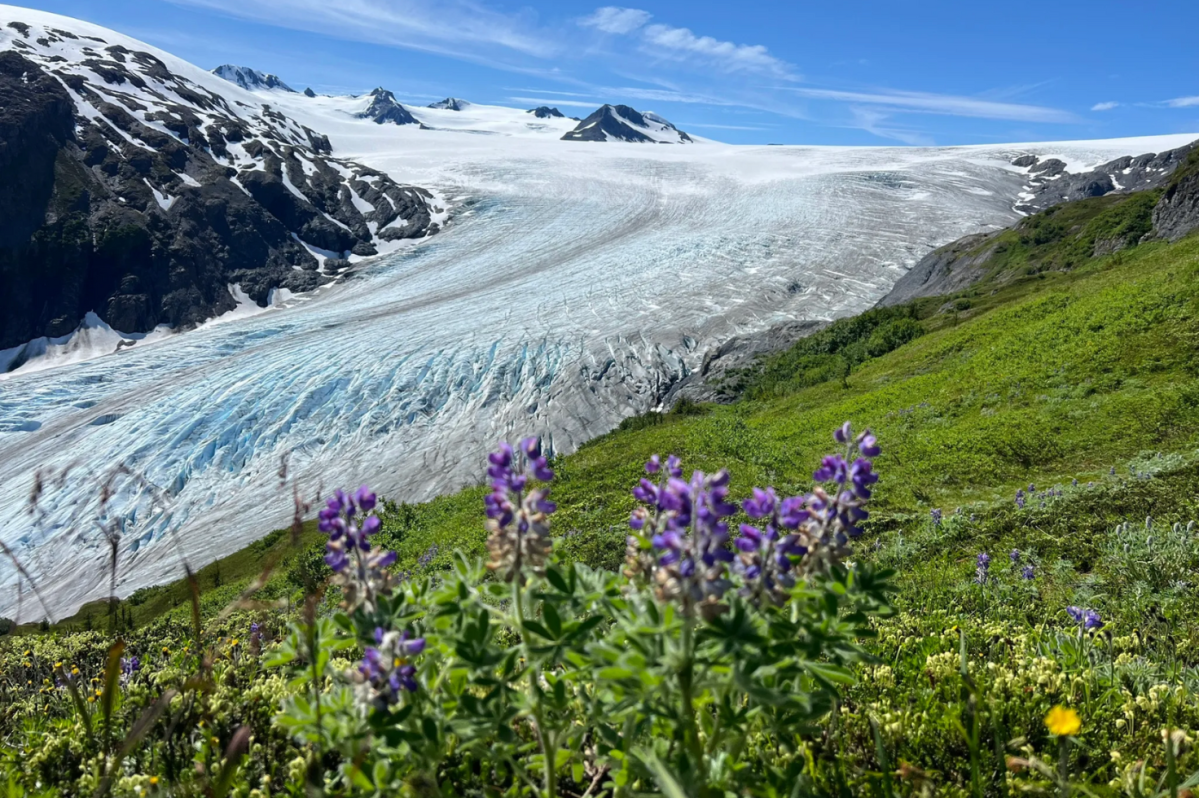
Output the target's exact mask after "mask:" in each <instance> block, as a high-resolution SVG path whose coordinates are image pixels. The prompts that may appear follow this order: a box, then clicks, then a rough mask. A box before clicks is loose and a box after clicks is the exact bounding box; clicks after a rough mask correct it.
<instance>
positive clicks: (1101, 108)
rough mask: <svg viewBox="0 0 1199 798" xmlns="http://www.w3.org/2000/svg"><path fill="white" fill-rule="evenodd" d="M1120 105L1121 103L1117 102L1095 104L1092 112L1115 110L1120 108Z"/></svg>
mask: <svg viewBox="0 0 1199 798" xmlns="http://www.w3.org/2000/svg"><path fill="white" fill-rule="evenodd" d="M1119 105H1120V103H1117V102H1106V103H1095V104H1094V105H1092V106H1091V110H1092V111H1110V110H1112V109H1113V108H1117V107H1119Z"/></svg>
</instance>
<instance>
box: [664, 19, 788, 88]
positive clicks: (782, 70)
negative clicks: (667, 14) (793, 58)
mask: <svg viewBox="0 0 1199 798" xmlns="http://www.w3.org/2000/svg"><path fill="white" fill-rule="evenodd" d="M643 49H644V50H646V51H647V52H651V53H654V54H666V55H668V56H669V57H671V58H675V59H684V60H685V59H696V60H699V61H703V62H706V63H709V64H711V65H713V66H715V67H716V68H718V69H721V70H724V71H726V72H757V73H761V74H765V75H773V76H775V77H779V78H788V79H791V78H794V77H796V76H795V75H794V70H793V69H792V67H791V65H790V64H788V63H786V62H785V61H782V60H780V59H778V58H775V57H774V56H773V55H771V54H770V51H769V50H767V49H766V48H765V47H763V46H762V45H760V44H734V43H733V42H725V41H720V40H719V39H714V38H712V37H711V36H696V35H695V34H694V33H692V32H691V30H690V29H688V28H673V27H671V26H670V25H650V26H649V27H647V28H646V29H645V31H644V47H643Z"/></svg>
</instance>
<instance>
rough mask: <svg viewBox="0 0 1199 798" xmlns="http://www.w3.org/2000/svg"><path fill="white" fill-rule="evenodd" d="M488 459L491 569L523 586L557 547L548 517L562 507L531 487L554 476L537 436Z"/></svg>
mask: <svg viewBox="0 0 1199 798" xmlns="http://www.w3.org/2000/svg"><path fill="white" fill-rule="evenodd" d="M487 459H488V461H489V462H490V464H491V465H490V466H489V467H488V469H487V475H488V476H489V477H491V493H490V494H488V495H487V496H486V497H484V499H483V504H484V508H485V511H486V515H487V531H488V532H490V535H489V536H488V538H487V551H488V553H489V555H490V558H489V560H488V562H487V567H488V568H489V569H491V570H493V571H498V572H500V573H501V575H502V576H503V578H504V581H506V582H511V581H513V580H520V581H521V582H523V581H524V579H525V573H524V572H525V571H526V570H531V571H533V572H535V573H536V572H540V571H541V569H542V568H543V567H544V566H545V561H546V559H547V558H548V557H549V553H550V548H551V545H552V544H551V542H550V523H549V517H550V516H551V515H552V514H553V513H554V512H555V511H556V510H557V509H558V506H557V505H556V504H554V503H553V502H552V501H550V499H549V495H550V489H549V488H548V487H544V486H539V487H532V486H531V484H530V483H531V482H532V481H533V480H536V481H537V482H540V483H549V482H551V481H552V480H553V479H554V472H553V470H552V469H551V468H550V466H549V458H547V457H546V456H545V455H544V454H543V453H542V451H541V442H540V441H539V440H538V439H537V438H525V439H524V440H522V441H521V442H520V447H519V449H516V450H514V449H513V448H512V446H511V445H509V444H507V443H501V444H500V447H499V449H498V451H495V452H493V453H492V454H491V455H489V456H488V458H487ZM651 465H652V463H651ZM651 465H647V468H649V467H651Z"/></svg>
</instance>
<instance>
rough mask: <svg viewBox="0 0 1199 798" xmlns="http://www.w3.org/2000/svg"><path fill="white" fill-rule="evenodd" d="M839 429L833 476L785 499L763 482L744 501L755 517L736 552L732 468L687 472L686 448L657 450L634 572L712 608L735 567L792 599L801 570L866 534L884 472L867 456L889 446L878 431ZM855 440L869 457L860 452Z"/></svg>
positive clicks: (674, 595) (634, 523)
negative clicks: (682, 453) (840, 449)
mask: <svg viewBox="0 0 1199 798" xmlns="http://www.w3.org/2000/svg"><path fill="white" fill-rule="evenodd" d="M833 437H834V439H835V440H836V441H837V442H838V443H841V444H843V445H845V447H846V450H845V453H844V454H836V455H829V456H828V457H825V458H824V459H823V461H822V462H821V464H820V468H818V469H817V470H816V472H815V473H814V474H813V475H812V476H813V479H814V480H815V481H817V482H819V483H824V484H823V485H820V486H817V487H816V488H815V489H813V491H812V492H811V493H810V494H807V495H803V496H794V497H791V498H786V499H780V498H779V496H778V495H777V494H776V493H775V491H774V489H773V488H767V489H765V490H762V489H755V490H754V492H753V496H752V498H750V499H748V500H746V502H745V504H744V507H743V509H744V510H745V513H746V515H748V516H749V518H750V520H751V521H753V522H755V523H752V524H743V525H742V526H741V528H740V535H739V536H738V537H737V539H736V541H735V547H736V549H737V555H736V557H735V558H734V555H733V553H732V552H730V551H729V549H728V547H727V543H728V541H729V528H728V523H727V520H726V519H727V518H728V517H729V516H731V515H733V514H734V513H735V512H736V511H737V506H736V505H735V504H733V503H732V502H730V501H729V500H728V482H729V475H728V473H727V472H725V471H721V472H720V473H718V474H715V475H705V474H703V473H702V472H699V471H696V472H695V473H694V474H692V476H691V479H690V481H685V480H684V479H683V470H682V467H681V463H680V462H679V459H678V458H677V457H671V458H669V459H668V460H667V461H666V462H665V463H663V462H662V460H661V458H660V457H658V456H657V455H655V456H654V457H653V458H652V459H651V460H650V461H649V462H648V463H646V465H645V471H646V474H647V477H646V478H643V479H642V480H641V484H640V485H638V486H637V488H636V489H635V490H634V491H633V495H634V497H635V498H636V499H637V500H638V501H639V502H641V503H642V506H640V507H638V508H637V509H636V510H634V511H633V515H632V518H631V519H630V521H629V526H630V527H632V529H633V534H632V535H630V536H629V540H628V544H629V547H628V560H627V561H628V567H627V568H626V570H625V573H626V574H627V575H628V576H630V577H631V578H635V577H641V578H646V579H650V580H653V581H654V582H655V583H656V584H657V592H658V596H659V599H661V600H664V601H665V600H680V601H682V602H683V603H684V606H685V607H686V608H688V609H690V608H692V607H694V606H697V605H702V606H700V609H701V611H703V612H711V611H716V610H718V609H719V601H720V599H721V598H722V597H723V595H724V593H725V591H726V590H727V589H728V586H729V582H728V580H727V576H728V571H729V569H730V567H731V568H732V569H733V570H734V571H736V572H737V573H738V574H740V576H741V577H742V580H743V582H744V590H743V592H744V593H745V595H747V596H751V597H753V598H754V600H755V601H759V602H760V601H762V600H770V601H773V602H776V603H780V602H782V601H784V600H785V598H786V596H787V594H788V592H789V590H790V588H791V587H792V586H793V585H794V583H795V575H796V571H802V572H809V571H815V570H818V569H821V568H825V569H827V568H828V567H829V566H831V565H832V564H834V563H835V562H836V560H837V558H838V556H839V555H840V553H841V551H842V550H843V548H844V546H845V545H846V544H847V543H848V542H849V539H850V538H854V537H857V536H858V535H860V534H861V528H860V526H859V524H860V523H861V521H863V520H864V519H865V518H866V517H867V512H866V510H865V504H866V502H867V501H868V500H869V499H870V497H871V486H872V485H874V483H876V482H877V481H878V475H877V474H875V473H874V467H873V464H872V462H871V461H870V460H869V459H867V458H868V457H875V456H877V455H878V454H879V453H880V451H881V450H880V449H879V446H878V441H877V440H876V439H875V437H874V435H872V434H871V433H870V432H869V431H866V432H864V433H862V434H861V435H859V436H857V437H856V438H855V437H854V434H853V430H852V428H851V427H850V425H849V424H848V423H846V424H845V425H844V426H843V427H841V428H840V429H838V430H837V431H836V432H835V433H834V435H833ZM855 449H856V450H857V453H858V454H860V455H862V456H860V457H855V452H854V450H855ZM851 460H852V462H851ZM654 478H656V481H654Z"/></svg>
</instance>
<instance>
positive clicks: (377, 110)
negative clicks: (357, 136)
mask: <svg viewBox="0 0 1199 798" xmlns="http://www.w3.org/2000/svg"><path fill="white" fill-rule="evenodd" d="M369 96H370V98H371V101H370V105H368V106H367V107H366V110H365V111H362V112H360V113H359V114H358V118H359V119H369V120H371V121H372V122H374V123H375V124H377V125H383V124H389V123H390V124H393V125H419V124H420V120H418V119H417V118H416V117H414V116H413V115H412V114H411V113H409V111H408V109H407V108H405V107H404V106H402V105H400V104H399V102H397V101H396V97H395V95H394V94H392V93H391V92H389V91H388V90H387V89H384V88H382V87H380V88H377V89H375V90H374V91H372V92H371V93H370V95H369Z"/></svg>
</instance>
